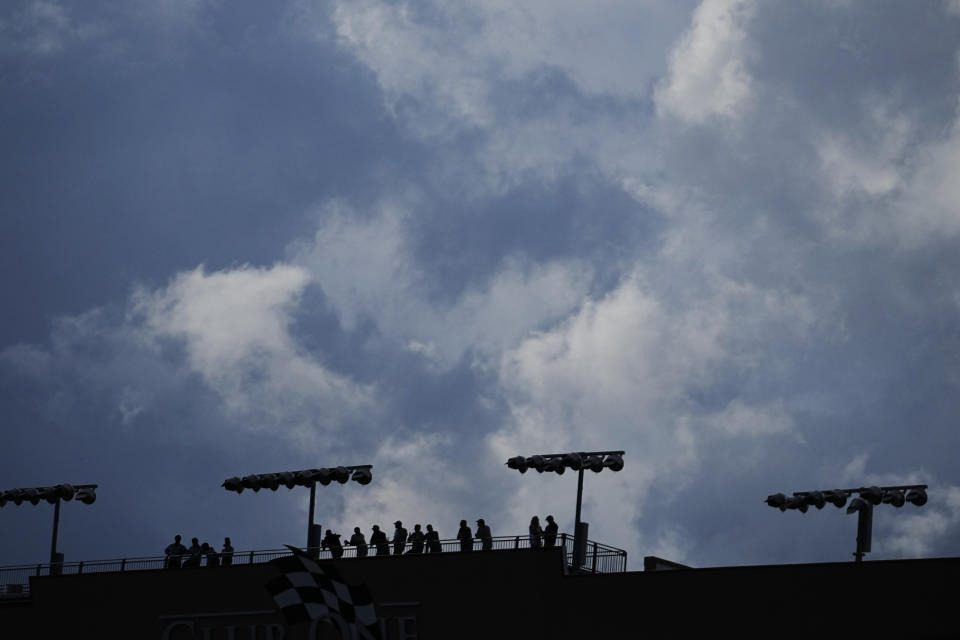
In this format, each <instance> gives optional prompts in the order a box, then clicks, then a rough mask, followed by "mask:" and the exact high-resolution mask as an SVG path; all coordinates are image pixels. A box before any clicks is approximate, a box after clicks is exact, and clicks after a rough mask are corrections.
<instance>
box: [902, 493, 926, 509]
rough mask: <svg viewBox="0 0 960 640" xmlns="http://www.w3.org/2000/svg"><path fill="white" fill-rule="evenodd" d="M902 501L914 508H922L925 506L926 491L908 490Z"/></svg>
mask: <svg viewBox="0 0 960 640" xmlns="http://www.w3.org/2000/svg"><path fill="white" fill-rule="evenodd" d="M904 499H905V500H906V501H907V502H909V503H910V504H912V505H914V506H917V507H922V506H923V505H925V504H927V491H926V490H925V489H910V490H909V491H907V495H906V497H905V498H904Z"/></svg>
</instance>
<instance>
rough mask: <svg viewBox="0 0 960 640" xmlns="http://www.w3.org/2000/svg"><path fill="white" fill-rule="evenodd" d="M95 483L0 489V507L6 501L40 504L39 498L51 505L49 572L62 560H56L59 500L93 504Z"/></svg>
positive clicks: (95, 498)
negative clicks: (51, 532)
mask: <svg viewBox="0 0 960 640" xmlns="http://www.w3.org/2000/svg"><path fill="white" fill-rule="evenodd" d="M96 489H97V485H95V484H58V485H55V486H52V487H30V488H27V489H7V490H5V491H0V507H3V506H4V505H6V504H7V503H8V502H12V503H14V504H15V505H17V506H18V507H19V506H20V505H21V504H23V503H24V502H29V503H30V504H32V505H37V504H40V501H41V500H46V501H47V502H49V503H50V504H52V505H53V536H52V539H51V541H50V573H51V574H53V573H54V572H55V571H58V570H55V569H54V567H55V566H57V567H59V566H62V561H61V562H59V563H58V562H57V560H58V554H57V534H58V532H59V530H60V502H61V501H62V500H67V501H69V500H73V498H74V497H76V499H77V500H79V501H80V502H82V503H83V504H93V503H94V502H96V500H97V492H96Z"/></svg>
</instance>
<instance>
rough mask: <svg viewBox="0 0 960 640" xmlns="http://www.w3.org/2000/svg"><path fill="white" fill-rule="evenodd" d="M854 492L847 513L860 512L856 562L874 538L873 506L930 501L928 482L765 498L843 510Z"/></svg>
mask: <svg viewBox="0 0 960 640" xmlns="http://www.w3.org/2000/svg"><path fill="white" fill-rule="evenodd" d="M854 493H857V494H859V495H860V497H859V498H854V499H853V500H851V501H850V506H849V507H847V513H848V514H850V513H853V512H856V513H857V550H856V551H855V552H854V554H853V557H854V562H863V554H865V553H869V552H870V544H871V539H872V538H873V507H874V506H876V505H878V504H881V503H883V504H892V505H893V506H895V507H898V508H899V507H902V506H903V505H904V503H906V502H909V503H910V504H912V505H914V506H917V507H922V506H923V505H925V504H927V485H925V484H905V485H897V486H893V487H858V488H856V489H829V490H826V491H795V492H794V493H793V495H792V496H790V497H787V496H785V495H784V494H782V493H774V494H772V495H769V496H767V497H766V499H765V500H764V502H766V503H767V504H768V505H770V506H771V507H775V508H777V509H780V511H786V510H787V509H796V510H798V511H800V513H806V512H807V509H809V508H810V507H811V506H814V507H816V508H817V509H823V506H824V505H825V504H826V503H828V502H829V503H830V504H832V505H833V506H835V507H836V508H838V509H840V508H842V507H843V506H844V505H845V504H847V498H849V497H850V496H852V495H853V494H854Z"/></svg>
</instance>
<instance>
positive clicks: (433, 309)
mask: <svg viewBox="0 0 960 640" xmlns="http://www.w3.org/2000/svg"><path fill="white" fill-rule="evenodd" d="M958 42H960V3H958V2H956V0H951V1H945V2H934V1H931V2H921V3H899V2H873V1H871V2H866V1H864V2H856V1H853V0H850V1H844V0H819V1H816V0H811V1H810V2H804V3H774V4H771V3H761V2H757V1H755V0H703V1H702V2H699V3H698V2H670V3H662V2H635V1H631V2H622V1H618V0H604V1H602V2H594V3H589V5H588V4H586V3H582V2H565V1H564V2H558V1H557V0H551V1H550V2H546V1H544V0H530V1H529V2H525V3H511V2H499V1H490V0H486V1H484V2H463V3H447V2H442V1H440V0H427V1H424V2H419V3H413V2H400V1H386V0H351V1H349V2H347V1H343V2H340V1H337V0H329V1H324V2H309V1H307V0H300V1H295V2H287V3H283V2H275V3H256V2H246V3H245V2H230V3H227V2H204V1H202V0H165V1H163V2H146V1H143V2H139V1H138V2H99V3H97V2H90V3H83V4H76V3H68V2H57V1H56V0H33V1H19V2H10V3H6V4H5V5H4V7H3V9H2V10H0V150H2V152H0V265H2V269H0V278H2V287H3V291H4V304H3V305H2V307H0V429H2V434H3V440H4V445H3V446H2V447H0V485H2V487H0V488H13V487H26V486H39V485H46V484H55V483H59V482H73V483H85V482H94V483H98V484H99V485H100V490H99V499H98V501H97V502H96V503H95V504H94V505H92V506H89V507H87V506H84V505H78V504H74V503H70V504H68V505H65V507H64V510H63V516H62V524H61V545H60V546H61V549H62V550H63V551H64V552H65V553H66V555H67V557H68V559H75V560H77V559H92V558H101V557H121V556H136V555H141V556H142V555H155V554H159V553H161V552H162V549H163V547H164V546H165V545H166V544H167V543H168V542H169V540H170V539H171V538H172V536H173V535H174V534H175V533H180V534H182V535H184V536H185V537H186V538H190V537H193V536H197V537H199V538H200V539H201V540H208V541H210V542H213V543H218V542H219V541H220V540H222V538H223V537H224V536H231V538H232V539H233V540H234V545H235V546H236V547H237V548H238V549H252V548H274V547H278V546H281V545H282V544H284V543H302V541H303V538H304V537H305V534H304V530H305V521H306V502H307V492H306V491H305V490H303V489H299V490H297V491H292V492H290V491H287V490H286V489H280V491H278V492H277V493H275V494H274V493H272V492H260V493H258V494H250V493H249V492H247V493H244V494H243V495H240V496H237V495H235V494H228V493H227V492H226V491H224V490H223V489H222V488H220V483H221V482H222V481H223V479H224V478H227V477H229V476H233V475H245V474H248V473H263V472H271V471H281V470H287V469H300V468H309V467H319V466H336V465H338V464H373V465H374V482H373V483H372V484H370V485H368V486H366V487H360V486H357V485H354V484H352V483H351V484H348V485H346V486H342V487H341V486H331V487H328V488H326V489H323V490H321V491H319V492H318V493H319V496H318V520H319V521H320V522H322V523H323V524H324V525H330V526H332V527H333V528H334V529H336V530H338V531H343V532H346V531H349V530H351V529H352V528H353V527H354V526H360V527H361V528H362V529H363V530H364V531H365V532H369V529H370V526H371V525H372V524H380V525H381V527H387V528H388V529H389V525H390V523H392V522H393V521H394V520H397V519H401V520H403V521H404V522H405V523H408V524H411V525H412V524H413V523H416V522H420V523H424V524H426V523H427V522H431V523H433V524H434V525H435V526H436V527H437V529H438V530H439V531H440V533H441V536H442V537H452V536H453V534H454V531H455V529H456V526H457V523H458V522H459V520H460V519H461V518H465V519H467V520H470V521H473V520H475V519H476V518H479V517H483V518H485V519H486V521H487V522H488V523H489V524H491V526H492V529H493V532H494V534H496V535H499V534H512V533H519V532H522V531H523V530H525V527H526V524H527V523H528V522H529V518H530V516H531V515H533V514H540V515H541V517H542V516H544V515H546V514H548V513H552V514H554V515H555V516H556V517H557V520H558V522H559V523H560V525H561V528H562V529H563V530H571V529H572V520H573V506H574V504H573V503H574V495H575V490H576V478H575V474H571V473H568V474H565V475H563V476H559V477H558V476H556V475H543V476H537V475H536V474H530V473H528V474H526V475H523V476H520V475H519V474H517V473H516V472H511V471H509V470H507V469H506V468H505V467H504V466H503V461H504V460H506V459H507V458H508V457H511V456H513V455H517V454H523V455H532V454H534V453H544V452H553V451H567V450H591V449H624V450H625V451H626V452H627V455H626V457H625V463H626V466H625V468H624V470H623V471H622V472H620V473H617V474H614V473H611V472H605V473H601V474H599V475H593V474H589V475H588V477H587V482H586V484H585V502H584V519H585V520H587V521H589V522H590V523H591V537H593V538H596V539H597V540H599V541H602V542H606V543H608V544H613V545H616V546H619V547H622V548H625V549H627V550H628V551H629V553H630V556H631V558H633V561H632V563H631V564H632V566H634V567H638V566H639V560H640V558H641V557H642V556H643V555H660V556H663V557H667V558H669V559H672V560H675V561H680V562H687V563H690V564H694V565H697V566H708V565H720V564H755V563H775V562H800V561H840V560H846V559H849V558H850V554H851V552H852V551H853V548H854V538H855V530H856V526H855V520H854V517H853V516H847V515H845V514H844V513H843V512H842V511H837V510H835V509H833V508H827V509H825V510H824V511H822V512H811V513H807V514H806V515H801V514H799V513H795V512H789V513H780V512H779V511H777V510H774V509H770V508H769V507H766V506H765V505H764V504H763V503H762V499H763V498H764V497H765V496H766V495H767V494H769V493H775V492H778V491H784V492H790V491H799V490H810V489H828V488H833V487H847V486H860V485H867V484H901V483H920V482H922V483H928V484H930V486H931V489H930V502H929V503H928V504H927V505H926V506H925V507H923V508H921V509H916V508H914V507H912V506H910V505H908V506H906V507H904V508H903V509H900V510H894V509H893V508H892V507H889V506H886V507H883V508H881V509H878V511H877V515H876V522H875V527H874V544H873V548H874V552H873V553H872V554H871V557H873V558H898V557H926V556H940V555H958V554H960V467H958V465H957V464H956V459H957V453H956V452H957V451H958V450H960V434H958V430H957V427H956V425H957V415H958V409H960V405H958V399H957V398H958V397H960V396H958V391H960V275H958V274H960V251H958V249H960V186H958V185H960V169H958V167H960V120H958V98H960V57H958V56H960V47H958V45H957V43H958ZM51 510H52V508H50V507H49V505H40V506H37V507H32V506H28V505H25V506H21V507H13V506H12V505H7V507H5V508H4V509H3V510H2V511H0V542H2V544H0V550H2V551H0V564H14V563H21V562H37V561H42V560H43V559H44V558H45V557H46V555H47V554H48V552H49V551H48V550H49V534H50V521H51V513H50V512H51Z"/></svg>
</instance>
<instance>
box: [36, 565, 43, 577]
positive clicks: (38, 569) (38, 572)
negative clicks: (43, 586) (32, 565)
mask: <svg viewBox="0 0 960 640" xmlns="http://www.w3.org/2000/svg"><path fill="white" fill-rule="evenodd" d="M42 566H43V565H42V564H38V565H37V577H38V578H39V577H40V568H41V567H42Z"/></svg>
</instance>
